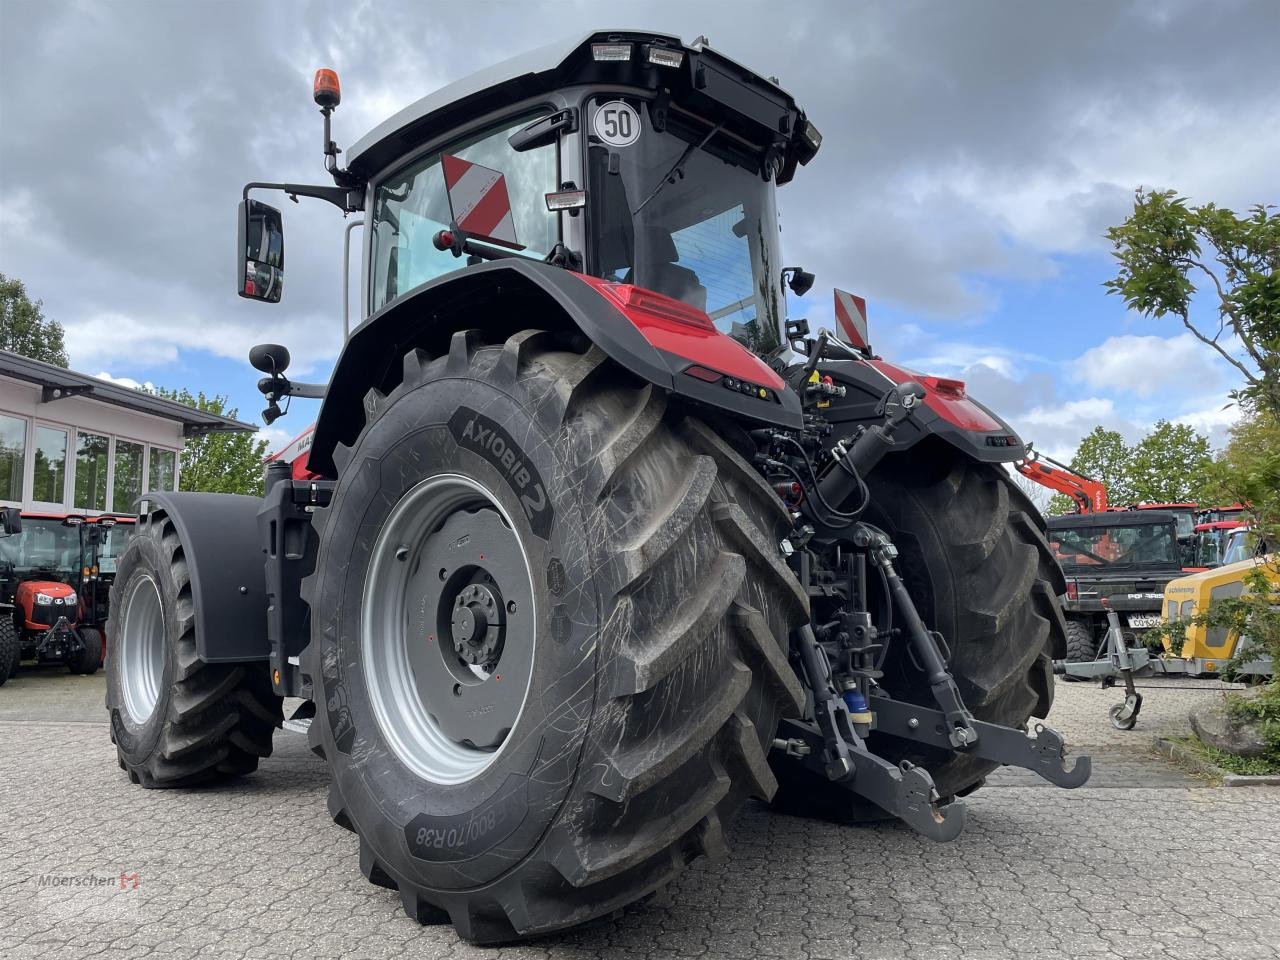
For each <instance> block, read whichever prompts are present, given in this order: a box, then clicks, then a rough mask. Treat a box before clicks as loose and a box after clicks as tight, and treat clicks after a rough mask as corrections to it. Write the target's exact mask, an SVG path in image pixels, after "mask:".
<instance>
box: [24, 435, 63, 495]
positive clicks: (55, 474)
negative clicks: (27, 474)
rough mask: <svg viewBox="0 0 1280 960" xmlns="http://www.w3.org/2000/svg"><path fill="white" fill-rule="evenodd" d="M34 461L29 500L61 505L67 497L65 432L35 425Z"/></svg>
mask: <svg viewBox="0 0 1280 960" xmlns="http://www.w3.org/2000/svg"><path fill="white" fill-rule="evenodd" d="M35 459H36V469H35V476H34V478H33V480H34V483H33V486H32V490H31V499H32V500H39V501H40V502H41V503H62V501H63V498H65V497H66V495H67V431H65V430H59V429H57V428H56V427H43V426H40V425H39V424H37V425H36V449H35Z"/></svg>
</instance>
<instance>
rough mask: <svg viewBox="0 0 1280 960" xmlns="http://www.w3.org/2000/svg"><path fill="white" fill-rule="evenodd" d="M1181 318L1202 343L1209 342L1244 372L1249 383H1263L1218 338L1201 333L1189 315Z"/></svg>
mask: <svg viewBox="0 0 1280 960" xmlns="http://www.w3.org/2000/svg"><path fill="white" fill-rule="evenodd" d="M1181 319H1182V325H1183V326H1184V327H1186V328H1187V329H1188V330H1190V331H1191V335H1192V336H1194V337H1195V338H1196V339H1197V340H1199V341H1200V342H1201V343H1204V344H1207V345H1208V346H1210V347H1213V349H1214V350H1216V351H1218V353H1219V354H1220V355H1221V356H1222V358H1223V359H1224V360H1226V361H1227V363H1229V364H1231V365H1232V366H1233V367H1235V368H1236V369H1237V370H1239V371H1240V372H1241V373H1242V374H1244V378H1245V379H1246V380H1248V381H1249V383H1251V384H1253V385H1254V386H1258V385H1259V384H1261V383H1262V381H1261V380H1260V379H1259V378H1258V377H1256V376H1254V375H1253V374H1252V373H1250V372H1249V368H1248V367H1246V366H1245V365H1244V364H1243V363H1241V362H1240V361H1239V360H1237V359H1236V358H1235V357H1233V356H1231V354H1229V353H1227V351H1226V350H1224V349H1223V348H1222V347H1221V345H1219V343H1218V341H1217V340H1214V339H1212V338H1210V337H1206V336H1205V335H1204V334H1203V333H1201V332H1200V331H1199V330H1198V329H1196V325H1195V324H1194V323H1192V322H1191V321H1190V320H1189V319H1187V316H1186V315H1185V314H1182V315H1181Z"/></svg>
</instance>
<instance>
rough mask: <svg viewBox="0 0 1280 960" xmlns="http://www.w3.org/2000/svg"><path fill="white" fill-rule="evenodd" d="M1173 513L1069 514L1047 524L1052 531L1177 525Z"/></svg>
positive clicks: (1116, 512)
mask: <svg viewBox="0 0 1280 960" xmlns="http://www.w3.org/2000/svg"><path fill="white" fill-rule="evenodd" d="M1177 522H1178V521H1177V518H1176V517H1175V516H1174V515H1173V514H1172V513H1167V512H1164V511H1160V510H1115V511H1110V510H1109V511H1107V512H1106V513H1067V514H1063V515H1062V516H1060V517H1049V518H1048V519H1047V520H1045V524H1046V525H1047V526H1048V528H1049V529H1050V530H1061V529H1064V528H1078V527H1134V526H1139V525H1141V526H1148V525H1150V524H1155V523H1168V524H1175V523H1177Z"/></svg>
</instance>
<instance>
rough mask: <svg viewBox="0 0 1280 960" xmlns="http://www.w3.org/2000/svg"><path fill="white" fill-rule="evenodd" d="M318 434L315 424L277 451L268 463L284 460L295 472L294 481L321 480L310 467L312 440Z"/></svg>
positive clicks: (268, 459)
mask: <svg viewBox="0 0 1280 960" xmlns="http://www.w3.org/2000/svg"><path fill="white" fill-rule="evenodd" d="M315 432H316V425H315V424H314V423H313V424H312V425H311V426H309V427H307V429H305V430H303V431H302V433H300V434H298V435H297V436H296V437H294V438H293V439H292V440H290V441H289V442H288V444H286V445H285V446H284V447H283V448H282V449H280V450H277V451H276V452H275V453H273V454H271V456H269V457H267V463H271V462H272V461H273V460H283V461H285V462H286V463H287V464H289V466H290V468H291V469H292V471H293V479H294V480H319V479H321V476H322V475H321V474H319V473H313V472H312V471H311V470H310V468H309V467H308V465H307V463H308V457H309V454H310V450H311V440H312V437H313V436H314V434H315Z"/></svg>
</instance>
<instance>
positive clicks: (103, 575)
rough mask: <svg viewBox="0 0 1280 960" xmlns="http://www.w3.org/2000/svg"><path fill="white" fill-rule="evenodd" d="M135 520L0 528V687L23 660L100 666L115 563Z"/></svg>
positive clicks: (35, 519) (43, 518)
mask: <svg viewBox="0 0 1280 960" xmlns="http://www.w3.org/2000/svg"><path fill="white" fill-rule="evenodd" d="M134 522H135V521H134V518H132V517H106V516H103V517H88V516H82V515H78V514H45V513H24V514H21V516H20V518H19V519H18V520H17V521H16V522H14V521H13V520H12V519H11V520H10V522H9V523H8V525H7V526H6V528H5V529H4V531H0V602H2V603H3V605H4V608H5V609H4V610H3V612H2V613H0V667H2V668H3V669H2V670H0V674H2V676H0V683H2V682H3V681H4V680H7V679H8V678H9V677H11V676H13V675H14V674H15V673H17V671H18V666H19V664H20V663H21V662H22V661H24V660H34V661H36V662H38V663H63V664H65V665H66V667H67V669H68V670H69V671H71V672H72V673H79V674H91V673H95V672H97V670H98V668H99V667H101V666H102V658H103V655H104V653H105V649H106V645H105V641H104V639H103V626H104V625H105V622H106V619H107V608H108V600H109V590H110V585H111V581H112V579H113V578H114V574H115V559H116V557H117V556H118V555H119V553H120V552H121V551H122V550H123V545H124V543H125V541H126V540H127V539H128V536H129V534H130V533H131V532H132V530H133V524H134Z"/></svg>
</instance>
